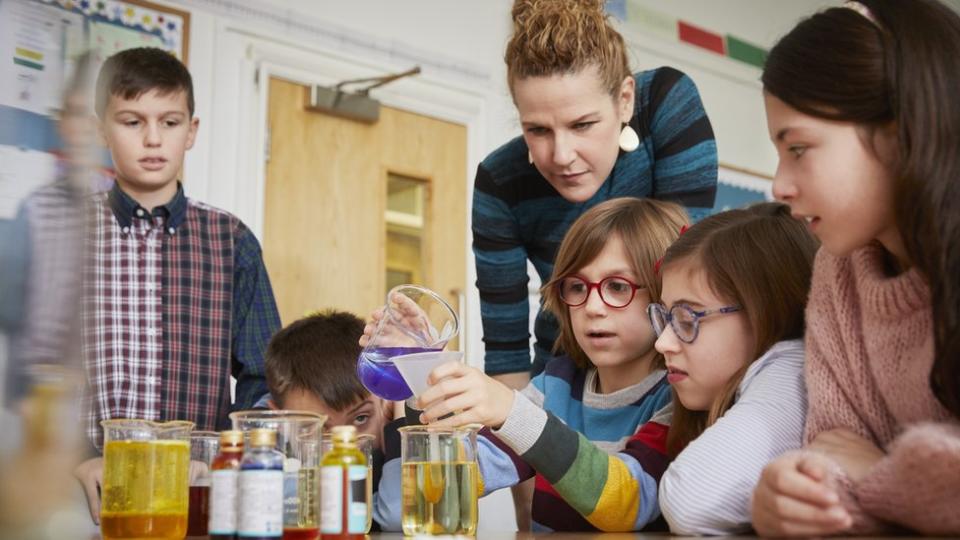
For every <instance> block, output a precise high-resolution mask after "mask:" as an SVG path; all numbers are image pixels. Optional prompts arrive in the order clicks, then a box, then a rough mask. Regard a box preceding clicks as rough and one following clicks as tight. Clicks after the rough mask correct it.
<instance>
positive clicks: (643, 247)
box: [540, 197, 690, 368]
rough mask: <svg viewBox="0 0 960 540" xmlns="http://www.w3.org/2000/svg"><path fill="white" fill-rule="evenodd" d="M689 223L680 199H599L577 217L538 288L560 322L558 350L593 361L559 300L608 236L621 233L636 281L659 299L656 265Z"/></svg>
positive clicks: (578, 362)
mask: <svg viewBox="0 0 960 540" xmlns="http://www.w3.org/2000/svg"><path fill="white" fill-rule="evenodd" d="M689 223H690V220H689V218H688V217H687V213H686V211H684V209H683V208H682V207H681V206H680V205H678V204H675V203H671V202H665V201H657V200H653V199H634V198H629V197H624V198H620V199H612V200H609V201H606V202H603V203H600V204H598V205H597V206H594V207H593V208H591V209H590V210H588V211H587V212H585V213H584V214H583V215H582V216H580V217H579V218H577V220H576V221H575V222H574V223H573V225H571V226H570V229H569V230H568V231H567V234H566V236H564V237H563V242H561V243H560V249H559V250H558V251H557V258H556V261H555V262H554V266H553V275H552V277H551V278H550V281H548V282H547V284H546V285H544V286H543V287H542V288H541V289H540V293H541V294H542V295H543V298H544V308H545V309H547V310H549V311H550V312H552V313H553V314H554V315H555V316H556V317H557V320H559V322H560V335H559V337H557V341H556V343H555V344H554V352H559V351H563V352H564V353H566V354H567V355H568V356H570V358H571V359H572V360H573V361H574V363H576V365H577V366H579V367H580V368H586V367H588V366H590V365H591V363H590V359H589V358H588V357H587V355H586V353H584V352H583V349H581V348H580V345H579V344H578V343H577V338H576V336H575V334H574V332H573V325H572V323H571V322H570V309H569V307H567V305H566V304H564V303H563V301H562V300H560V293H559V290H558V286H559V284H560V281H561V280H563V278H565V277H567V276H569V275H571V274H575V273H576V272H577V271H579V270H580V269H581V268H583V267H584V266H586V265H588V264H590V263H591V262H592V261H593V260H594V259H596V258H597V255H599V254H600V252H601V251H603V248H604V246H605V245H606V243H607V241H608V240H609V239H610V238H611V237H613V236H618V237H619V238H620V240H621V241H622V242H623V245H624V247H625V248H626V250H627V256H628V257H629V259H630V262H631V265H632V267H633V271H634V273H635V274H636V277H637V285H640V286H642V287H645V288H646V289H647V291H648V292H649V293H650V301H651V302H659V301H660V279H659V278H658V277H657V274H656V270H655V268H654V267H655V266H656V264H657V260H658V259H660V257H662V256H663V253H664V251H666V249H667V246H669V245H670V242H672V241H674V240H675V239H676V238H677V236H678V235H679V234H680V229H681V228H682V227H683V226H684V225H687V224H689ZM662 360H663V359H662V357H661V356H660V355H657V361H656V362H657V363H658V364H659V363H662Z"/></svg>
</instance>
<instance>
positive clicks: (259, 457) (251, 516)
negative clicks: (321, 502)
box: [237, 429, 283, 540]
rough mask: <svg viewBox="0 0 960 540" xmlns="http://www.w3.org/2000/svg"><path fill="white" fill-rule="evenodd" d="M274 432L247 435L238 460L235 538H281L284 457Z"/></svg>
mask: <svg viewBox="0 0 960 540" xmlns="http://www.w3.org/2000/svg"><path fill="white" fill-rule="evenodd" d="M276 445H277V432H276V431H274V430H272V429H254V430H251V431H250V446H249V447H248V448H247V449H246V450H245V451H244V453H243V459H242V460H240V477H239V482H238V483H239V487H240V489H239V491H240V503H239V505H238V510H237V512H238V515H237V536H240V537H243V538H244V540H268V539H272V538H280V537H281V536H283V454H282V453H280V451H279V450H277V449H276Z"/></svg>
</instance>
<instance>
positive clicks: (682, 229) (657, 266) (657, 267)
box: [653, 225, 690, 276]
mask: <svg viewBox="0 0 960 540" xmlns="http://www.w3.org/2000/svg"><path fill="white" fill-rule="evenodd" d="M689 228H690V227H689V226H688V225H684V226H683V227H680V234H678V235H677V238H680V237H681V236H683V233H685V232H687V229H689ZM661 264H663V257H660V258H659V259H657V262H656V263H654V265H653V273H654V274H656V275H658V276H659V275H660V265H661Z"/></svg>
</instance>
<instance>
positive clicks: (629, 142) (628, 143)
mask: <svg viewBox="0 0 960 540" xmlns="http://www.w3.org/2000/svg"><path fill="white" fill-rule="evenodd" d="M619 142H620V149H621V150H623V151H624V152H633V151H634V150H636V149H637V148H640V137H639V136H637V132H636V131H634V130H633V128H632V127H630V124H624V125H623V129H621V130H620V139H619Z"/></svg>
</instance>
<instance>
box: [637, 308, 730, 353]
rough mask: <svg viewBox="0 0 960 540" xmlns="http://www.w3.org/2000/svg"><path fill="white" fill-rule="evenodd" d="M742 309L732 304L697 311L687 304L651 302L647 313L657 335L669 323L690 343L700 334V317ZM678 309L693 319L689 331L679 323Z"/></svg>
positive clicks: (661, 332) (678, 334) (680, 336)
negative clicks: (669, 304) (667, 304)
mask: <svg viewBox="0 0 960 540" xmlns="http://www.w3.org/2000/svg"><path fill="white" fill-rule="evenodd" d="M741 309H743V308H742V307H740V306H738V305H732V306H723V307H718V308H716V309H705V310H703V311H697V310H695V309H693V308H692V307H690V306H688V305H686V304H674V306H673V307H671V308H670V309H667V307H666V306H664V305H663V304H656V303H651V304H650V305H649V306H647V315H648V316H649V317H650V324H651V325H652V326H653V331H654V333H655V334H657V337H660V335H661V334H663V331H664V330H666V329H667V325H668V324H669V325H670V328H672V329H673V333H674V334H676V335H677V338H679V339H680V341H682V342H684V343H688V344H689V343H693V342H694V341H696V339H697V336H699V335H700V319H702V318H704V317H707V316H710V315H714V314H720V315H724V314H727V313H735V312H737V311H740V310H741ZM677 310H682V311H683V312H685V314H686V315H687V316H688V318H689V320H690V321H691V322H690V324H691V326H692V327H693V329H692V330H690V331H689V332H687V331H684V330H683V329H682V328H681V327H680V326H679V324H678V323H677V318H678V317H677V314H676V312H677Z"/></svg>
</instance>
